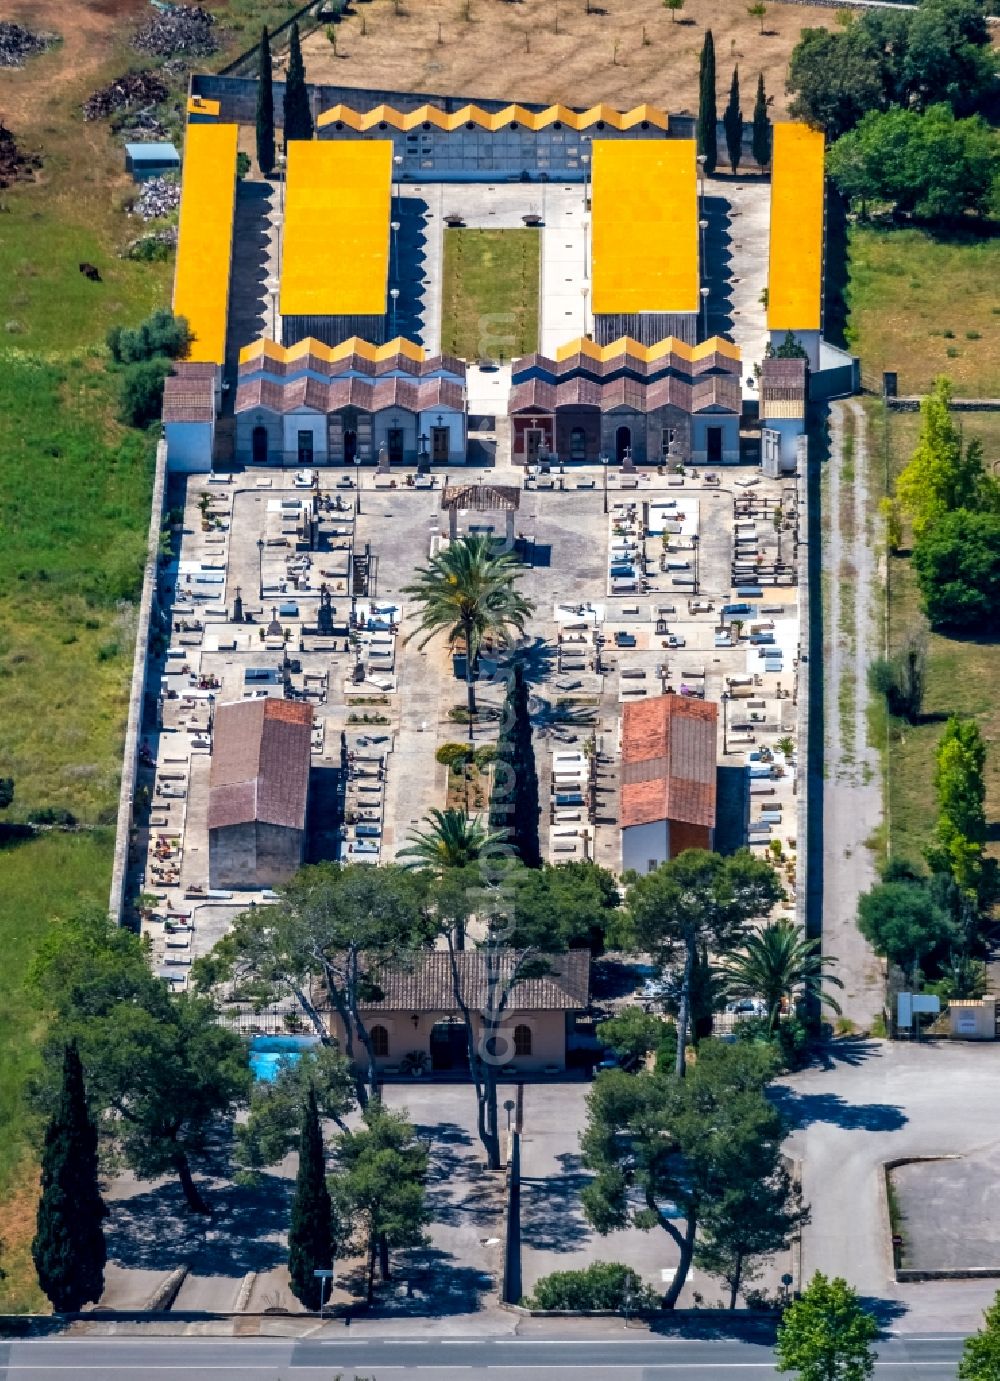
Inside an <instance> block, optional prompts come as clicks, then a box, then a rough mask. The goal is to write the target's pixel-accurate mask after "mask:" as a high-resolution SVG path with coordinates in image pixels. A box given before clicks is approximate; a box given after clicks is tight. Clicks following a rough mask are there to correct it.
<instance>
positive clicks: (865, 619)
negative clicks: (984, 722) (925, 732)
mask: <svg viewBox="0 0 1000 1381" xmlns="http://www.w3.org/2000/svg"><path fill="white" fill-rule="evenodd" d="M880 561H881V556H880V555H879V554H878V553H876V551H875V546H874V524H873V514H872V505H871V500H870V496H869V492H868V435H867V419H866V417H865V413H864V409H863V408H862V407H861V405H860V404H859V403H857V402H855V401H853V400H851V401H848V402H846V403H834V404H832V406H831V409H830V461H829V487H828V491H827V494H826V496H825V502H824V514H823V573H824V584H825V586H826V596H827V597H826V598H825V600H824V615H825V637H824V660H825V664H826V679H825V694H826V703H825V707H824V710H825V724H826V742H825V750H826V751H825V757H826V780H825V786H824V812H823V836H824V869H823V871H824V885H823V948H824V950H825V951H826V952H827V953H828V954H832V955H836V957H837V959H838V961H839V964H838V973H839V976H840V978H841V979H842V980H843V982H844V985H845V986H844V992H843V993H842V994H840V995H838V996H839V1000H840V1004H841V1006H842V1007H843V1009H844V1015H845V1016H846V1017H849V1018H850V1019H851V1020H852V1021H854V1022H855V1023H856V1025H858V1026H859V1027H862V1028H867V1027H868V1026H869V1024H870V1023H871V1020H872V1017H873V1016H874V1015H875V1013H876V1012H877V1011H878V1010H879V1009H880V1007H881V998H882V986H881V981H880V977H879V970H878V963H877V960H876V958H875V956H874V954H873V953H872V951H871V949H870V948H869V946H868V945H867V943H866V942H865V941H864V940H863V939H862V937H861V935H860V933H859V932H858V929H857V925H856V923H855V918H856V915H857V899H858V897H859V895H860V894H861V893H862V892H864V891H867V889H868V888H869V887H871V886H872V884H873V883H874V882H875V880H876V874H875V867H874V862H873V855H872V852H871V850H870V848H868V846H867V843H866V841H867V840H868V839H869V837H870V836H871V834H872V832H873V831H874V830H875V829H876V828H877V827H878V826H879V824H880V823H881V820H882V791H881V776H880V772H879V760H878V754H877V753H876V752H875V750H874V749H872V748H870V747H869V745H868V724H867V709H868V682H867V668H868V663H869V662H870V660H871V659H872V657H874V656H876V655H877V654H878V651H879V646H880V644H879V630H878V619H877V584H876V581H877V579H878V566H879V563H880Z"/></svg>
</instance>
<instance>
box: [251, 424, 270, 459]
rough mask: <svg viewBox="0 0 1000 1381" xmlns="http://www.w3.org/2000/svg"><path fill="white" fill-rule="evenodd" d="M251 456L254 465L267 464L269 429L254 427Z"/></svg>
mask: <svg viewBox="0 0 1000 1381" xmlns="http://www.w3.org/2000/svg"><path fill="white" fill-rule="evenodd" d="M251 455H252V457H253V463H254V465H266V464H267V428H266V427H254V429H253V437H252V439H251Z"/></svg>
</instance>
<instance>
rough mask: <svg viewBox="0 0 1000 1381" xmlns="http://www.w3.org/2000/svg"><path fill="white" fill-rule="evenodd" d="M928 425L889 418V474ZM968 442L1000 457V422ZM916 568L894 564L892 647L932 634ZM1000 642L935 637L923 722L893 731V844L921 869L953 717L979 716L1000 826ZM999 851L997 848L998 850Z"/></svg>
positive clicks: (981, 418) (875, 410)
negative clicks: (943, 742)
mask: <svg viewBox="0 0 1000 1381" xmlns="http://www.w3.org/2000/svg"><path fill="white" fill-rule="evenodd" d="M869 406H870V410H871V413H872V417H873V422H874V423H875V432H874V435H873V445H874V444H875V443H876V442H877V443H878V444H881V441H882V430H881V424H880V415H881V408H880V406H879V405H878V404H870V405H869ZM919 425H920V419H919V417H918V416H916V415H915V414H912V413H892V414H890V418H889V438H890V446H889V470H890V474H891V475H892V476H895V475H896V474H898V472H899V470H900V469H901V468H902V466H903V465H904V464H905V463H906V461H907V459H908V458H909V455H910V453H911V451H912V450H913V447H914V444H915V442H916V438H917V433H918V429H919ZM963 427H964V430H965V434H966V436H967V437H971V436H977V435H978V436H981V437H982V439H983V441H984V443H985V447H986V453H987V456H988V457H994V458H995V457H997V456H998V455H1000V415H996V414H975V415H972V416H969V417H967V418H966V419H964V421H963ZM926 627H927V624H926V620H925V619H924V616H923V613H922V611H921V608H920V595H919V591H918V589H917V584H916V579H915V577H914V573H913V568H912V566H911V564H910V561H909V559H908V556H906V555H905V554H904V555H899V556H894V557H892V558H891V559H890V563H889V629H890V643H891V645H892V646H894V647H898V646H899V645H900V643H901V642H902V641H903V639H904V638H905V636H906V635H907V633H908V632H909V631H910V630H911V629H926ZM998 667H1000V649H998V647H997V644H996V643H995V642H978V641H974V640H972V639H958V638H948V637H943V636H941V635H940V634H937V633H930V634H929V635H928V678H927V690H926V695H925V697H924V714H923V718H922V721H921V722H920V723H919V724H916V725H908V724H903V723H895V724H893V726H892V728H891V731H890V734H891V736H890V746H889V773H888V778H889V831H888V833H889V838H890V840H891V845H892V851H893V854H894V855H895V856H898V857H901V858H909V859H911V860H913V861H915V862H919V861H920V859H921V857H922V854H923V849H924V847H925V845H926V844H927V843H928V842H929V841H930V837H931V834H932V832H933V829H934V821H935V815H936V811H935V805H934V791H933V785H932V783H933V776H934V753H935V749H936V747H937V742H938V739H939V737H940V735H941V731H942V728H943V726H944V721H945V719H946V718H947V716H948V715H949V714H950V713H951V712H952V711H957V712H958V713H959V714H963V715H971V716H973V717H975V718H976V719H977V720H978V722H979V726H980V728H981V730H982V732H983V736H984V738H985V739H986V741H987V744H989V745H991V746H990V748H989V751H988V754H987V762H986V781H987V801H986V808H987V816H988V818H989V819H990V820H991V821H993V822H994V823H995V822H996V821H997V820H1000V751H998V749H997V744H998V742H1000V697H998V696H997V691H996V685H997V672H998ZM991 848H992V849H994V850H996V848H997V846H996V845H993V846H991Z"/></svg>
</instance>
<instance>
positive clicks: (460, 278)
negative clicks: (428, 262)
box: [441, 230, 540, 361]
mask: <svg viewBox="0 0 1000 1381" xmlns="http://www.w3.org/2000/svg"><path fill="white" fill-rule="evenodd" d="M539 246H540V237H539V234H538V231H537V230H447V231H446V232H445V237H444V284H443V287H442V302H443V308H442V321H441V349H442V350H444V351H445V352H447V353H448V354H451V355H458V356H460V357H461V358H462V359H467V360H480V359H494V360H501V361H502V360H509V359H513V358H515V357H516V356H518V355H527V354H530V353H531V352H532V351H533V350H537V349H538V277H539V260H538V256H539Z"/></svg>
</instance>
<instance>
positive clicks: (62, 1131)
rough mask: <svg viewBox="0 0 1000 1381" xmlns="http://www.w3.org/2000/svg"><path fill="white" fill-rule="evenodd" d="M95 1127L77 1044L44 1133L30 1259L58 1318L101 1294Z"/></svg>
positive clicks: (67, 1056)
mask: <svg viewBox="0 0 1000 1381" xmlns="http://www.w3.org/2000/svg"><path fill="white" fill-rule="evenodd" d="M97 1173H98V1167H97V1128H96V1127H95V1125H94V1121H93V1119H92V1117H91V1116H90V1109H89V1108H88V1107H87V1094H86V1090H85V1088H84V1084H83V1066H82V1065H81V1064H80V1056H79V1053H78V1052H77V1048H76V1045H75V1043H72V1042H71V1043H70V1044H69V1045H67V1047H66V1050H65V1052H64V1054H63V1077H62V1090H61V1092H60V1095H59V1105H58V1107H57V1108H56V1111H55V1114H54V1116H53V1118H52V1121H51V1122H50V1123H49V1125H48V1127H47V1128H46V1131H45V1149H44V1150H43V1152H42V1197H41V1199H40V1200H39V1203H38V1216H37V1219H36V1230H35V1239H34V1241H33V1242H32V1244H31V1256H32V1260H33V1261H34V1263H35V1270H36V1271H37V1272H38V1282H39V1284H40V1285H41V1287H42V1289H43V1290H44V1291H45V1293H46V1295H48V1297H49V1299H50V1300H51V1301H52V1306H53V1308H54V1309H56V1310H57V1311H58V1312H60V1313H64V1312H69V1313H74V1312H75V1311H76V1310H78V1309H82V1308H83V1306H84V1305H85V1304H96V1303H97V1301H98V1300H99V1299H100V1298H101V1294H102V1292H103V1290H104V1264H105V1261H106V1260H107V1252H106V1250H105V1245H104V1229H103V1227H102V1226H101V1224H102V1221H103V1219H104V1218H105V1217H106V1216H107V1209H106V1208H105V1206H104V1200H103V1199H102V1198H101V1191H100V1188H99V1187H98V1183H97Z"/></svg>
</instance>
